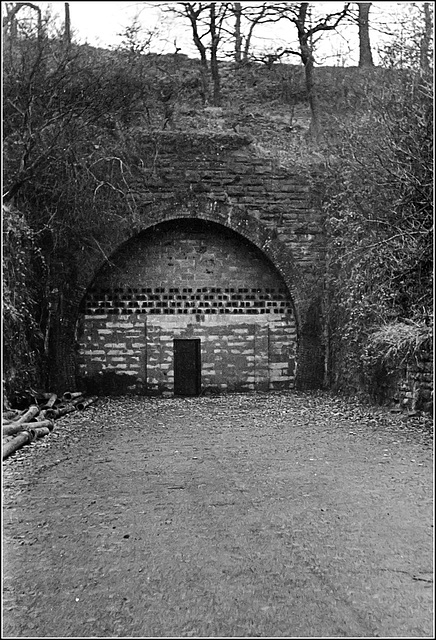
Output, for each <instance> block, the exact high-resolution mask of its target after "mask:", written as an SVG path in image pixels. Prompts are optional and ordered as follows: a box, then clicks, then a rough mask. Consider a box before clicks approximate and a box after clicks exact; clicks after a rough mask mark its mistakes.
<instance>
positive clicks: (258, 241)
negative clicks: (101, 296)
mask: <svg viewBox="0 0 436 640" xmlns="http://www.w3.org/2000/svg"><path fill="white" fill-rule="evenodd" d="M182 218H185V219H186V218H188V219H191V220H196V219H197V220H205V221H208V222H213V223H215V224H220V225H222V226H223V227H225V228H227V229H230V230H231V231H233V232H235V233H237V234H239V235H241V236H243V237H244V238H245V239H246V240H248V241H249V242H251V243H252V244H253V245H254V246H255V247H256V248H257V249H259V250H260V251H261V252H262V253H263V254H264V255H265V256H266V257H267V258H268V259H269V261H270V262H271V264H272V265H273V266H274V267H275V268H276V269H277V271H278V272H279V273H280V275H281V276H282V278H283V280H284V282H285V284H286V286H287V288H288V290H289V293H290V296H291V298H292V301H293V304H294V313H295V320H296V324H297V328H299V327H300V326H301V318H302V310H303V308H304V306H305V305H304V301H305V299H306V297H307V296H304V295H303V286H304V283H303V282H302V279H301V276H300V275H299V271H298V270H297V268H296V265H295V260H294V257H293V255H292V252H291V249H290V248H289V247H288V246H287V245H286V244H285V243H284V242H283V241H281V240H280V239H279V238H278V237H277V232H276V231H275V229H272V228H269V227H267V226H266V225H265V224H263V223H262V222H260V221H259V220H257V219H256V218H255V217H254V216H252V215H250V214H249V213H248V212H247V211H246V210H245V208H244V207H242V206H238V205H233V204H229V203H226V202H222V201H219V200H215V199H214V198H212V197H211V196H208V197H207V198H196V199H193V200H184V201H180V200H177V202H174V203H171V204H168V205H167V206H162V205H161V204H160V205H157V206H153V205H152V206H150V208H148V210H147V211H145V212H144V213H143V215H142V216H141V217H140V222H139V224H138V221H137V222H136V225H135V226H134V227H132V228H131V229H127V228H125V229H124V230H123V232H120V234H119V236H118V237H117V238H113V242H112V244H111V245H108V244H106V245H105V247H104V251H105V254H106V255H107V256H108V258H109V259H110V256H111V255H113V254H114V253H115V252H116V251H117V250H118V249H119V248H120V247H121V246H122V245H123V244H125V243H126V242H128V241H129V240H131V239H133V238H134V237H135V236H137V235H138V234H139V233H142V232H144V231H147V230H148V229H151V228H152V227H155V226H157V225H159V224H161V223H163V222H169V221H172V220H177V219H182ZM106 262H107V259H106V260H105V259H104V258H103V259H96V261H95V266H94V269H89V265H88V268H87V269H86V271H83V272H82V273H80V274H79V287H78V290H80V291H82V292H83V293H85V291H86V289H87V288H88V287H89V286H90V285H91V283H92V281H93V280H94V278H95V276H96V274H97V273H98V271H99V270H100V268H101V267H102V266H103V265H104V264H105V263H106Z"/></svg>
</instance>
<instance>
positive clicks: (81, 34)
mask: <svg viewBox="0 0 436 640" xmlns="http://www.w3.org/2000/svg"><path fill="white" fill-rule="evenodd" d="M2 4H3V3H2ZM35 4H38V5H39V6H41V8H42V9H43V10H44V9H46V8H47V7H50V11H51V13H52V14H57V15H58V16H59V20H60V21H63V19H64V4H65V3H64V2H35ZM168 4H171V3H168V2H158V1H157V2H135V1H131V0H125V1H123V2H76V1H74V0H73V1H70V2H69V6H70V18H71V28H72V30H73V34H74V36H75V39H76V41H79V42H82V43H84V42H88V43H89V44H91V45H94V46H100V47H105V48H112V47H116V46H117V45H119V44H120V42H121V39H122V38H121V36H120V34H121V33H122V32H123V30H124V29H125V28H126V27H127V26H128V25H129V24H131V23H132V21H133V19H134V17H135V16H136V15H137V14H138V13H139V19H140V23H141V25H143V26H144V29H155V28H157V30H158V36H157V37H155V38H154V39H153V44H152V50H153V51H156V52H158V53H172V52H174V50H175V46H174V42H175V41H177V47H180V48H181V52H182V53H185V54H187V55H189V56H191V57H195V56H197V51H196V49H195V47H194V44H193V42H192V36H191V33H190V31H189V29H188V26H186V27H185V28H184V27H182V26H181V25H182V21H181V20H177V21H175V20H174V19H173V20H172V22H171V20H169V19H168V18H166V19H165V20H163V19H162V14H161V13H160V10H159V5H168ZM172 4H177V3H172ZM248 4H250V6H252V5H253V4H256V2H255V1H253V0H250V2H249V3H248ZM258 4H262V3H260V2H259V3H258ZM410 4H411V3H404V2H403V3H399V2H397V3H389V2H378V3H377V2H375V3H373V5H372V8H371V12H372V14H370V18H371V17H372V16H373V17H374V18H375V16H376V15H378V14H380V12H386V11H389V10H392V11H394V10H395V7H397V6H398V5H406V6H407V5H410ZM311 5H316V8H317V9H318V10H320V11H323V12H328V13H331V12H334V11H338V10H340V9H341V8H342V7H343V2H313V3H311ZM262 29H263V30H260V29H258V30H257V32H255V33H257V39H256V40H255V42H254V44H255V45H256V46H257V49H258V51H262V50H263V51H265V50H267V49H269V50H271V48H277V47H279V46H283V47H289V45H290V32H291V30H292V36H291V38H294V42H295V29H290V25H289V23H282V24H278V25H269V26H265V27H262ZM379 40H380V35H379V33H378V32H377V30H372V31H371V43H372V46H373V55H374V57H375V58H377V48H378V42H379ZM316 51H317V57H318V62H319V63H320V64H328V65H341V64H343V63H344V64H357V61H358V32H357V26H348V27H347V28H343V29H342V35H337V34H335V35H333V34H332V32H329V34H328V36H326V35H325V36H324V37H323V38H322V39H321V41H320V43H319V44H318V45H317V50H316ZM376 61H377V60H376ZM297 62H298V59H297V58H295V63H297Z"/></svg>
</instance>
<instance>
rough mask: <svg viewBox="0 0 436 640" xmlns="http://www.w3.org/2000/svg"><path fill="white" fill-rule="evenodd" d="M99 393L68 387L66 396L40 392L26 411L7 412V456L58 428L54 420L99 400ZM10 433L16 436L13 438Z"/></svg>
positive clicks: (4, 454) (3, 433) (4, 427)
mask: <svg viewBox="0 0 436 640" xmlns="http://www.w3.org/2000/svg"><path fill="white" fill-rule="evenodd" d="M96 399H97V396H92V397H89V398H85V397H84V395H83V394H82V393H81V392H80V391H74V392H70V391H67V392H65V393H64V395H63V396H62V397H60V398H59V397H58V396H57V395H56V394H55V393H41V394H38V395H37V396H36V397H35V398H34V400H35V404H31V405H30V406H29V407H28V408H27V409H25V410H24V411H18V410H16V409H9V410H7V411H4V412H3V417H2V435H3V440H4V439H5V438H7V441H6V442H3V460H4V459H5V458H7V457H8V456H10V455H11V454H12V453H14V452H15V451H17V450H18V449H20V448H21V447H22V446H23V445H25V444H28V443H30V442H33V441H34V440H36V439H37V438H42V437H44V436H46V435H47V434H49V433H50V432H51V431H53V429H54V421H55V420H56V419H57V418H60V417H61V416H64V415H66V414H67V413H71V412H72V411H76V410H79V411H82V410H83V409H86V407H88V406H89V405H90V404H92V403H93V402H95V400H96ZM10 436H13V437H12V438H10Z"/></svg>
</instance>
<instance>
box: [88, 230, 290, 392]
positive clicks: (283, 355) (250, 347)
mask: <svg viewBox="0 0 436 640" xmlns="http://www.w3.org/2000/svg"><path fill="white" fill-rule="evenodd" d="M200 341H201V358H200V355H199V354H200V346H199V345H200ZM296 342H297V336H296V323H295V317H294V310H293V301H292V299H291V297H290V294H289V291H288V289H287V287H286V285H285V283H284V281H283V279H282V277H281V275H280V274H279V272H278V271H277V269H276V268H275V267H274V265H273V264H272V263H271V261H270V260H269V259H268V258H267V257H266V256H265V254H264V253H263V252H262V251H260V250H259V249H258V248H257V247H256V246H255V245H253V244H252V243H251V242H249V241H248V240H247V239H245V238H244V237H243V236H241V235H239V234H238V233H236V232H234V231H231V230H229V229H228V228H226V227H224V226H223V225H220V224H216V223H212V222H206V221H204V220H198V219H185V218H184V219H176V220H172V221H169V222H165V223H161V224H159V225H156V226H154V227H152V228H150V229H149V230H147V231H145V232H142V233H140V234H138V236H136V237H135V238H134V239H132V240H130V241H129V242H127V243H126V244H125V245H123V246H122V247H120V249H119V250H118V251H117V252H116V253H115V254H114V255H113V256H111V259H110V261H108V263H107V264H106V265H105V266H104V267H103V268H102V269H101V271H100V272H99V273H98V274H97V276H96V278H95V279H94V282H93V284H92V286H91V287H90V288H89V290H88V292H87V295H86V296H85V299H84V300H83V305H82V315H81V321H80V330H79V343H80V365H79V378H81V381H82V384H84V385H85V388H92V390H93V391H97V392H99V393H106V392H107V390H106V387H107V384H106V383H107V381H109V380H110V381H111V386H110V392H111V393H112V394H113V393H114V379H115V380H117V381H118V392H119V393H161V392H163V391H174V392H175V393H183V394H193V395H195V394H197V393H199V392H200V386H201V391H203V390H206V389H209V390H211V391H226V390H227V391H249V390H263V391H265V390H269V389H289V388H292V387H293V386H294V382H295V369H296V362H295V358H296ZM194 344H195V345H197V346H195V347H194V346H193V345H194ZM190 349H191V351H192V353H191V352H190V351H189V350H190ZM196 349H198V352H197V351H195V353H194V350H196ZM185 350H186V352H185ZM188 352H189V353H191V355H189V358H190V360H189V362H191V364H192V363H195V365H194V364H192V366H191V364H190V365H189V367H191V368H189V369H187V371H189V372H190V373H189V377H190V382H189V384H188V381H187V380H183V373H182V370H183V367H185V366H186V364H183V359H184V357H186V358H188V355H187V353H188ZM184 353H185V355H183V354H184ZM195 354H196V355H195ZM186 362H187V360H186ZM200 362H201V383H200ZM185 384H186V385H188V386H187V387H186V388H185V387H184V385H185Z"/></svg>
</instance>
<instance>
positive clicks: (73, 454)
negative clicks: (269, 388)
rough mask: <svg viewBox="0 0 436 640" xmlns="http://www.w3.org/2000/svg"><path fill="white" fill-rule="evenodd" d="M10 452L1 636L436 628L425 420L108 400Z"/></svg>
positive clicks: (270, 400)
mask: <svg viewBox="0 0 436 640" xmlns="http://www.w3.org/2000/svg"><path fill="white" fill-rule="evenodd" d="M3 467H4V468H3V489H4V491H3V494H4V499H3V516H4V525H3V533H4V567H3V583H4V587H3V637H8V638H11V637H16V638H27V637H29V638H43V637H53V638H55V637H56V638H57V637H76V638H94V637H142V638H144V637H265V638H267V637H420V638H423V637H433V630H434V629H433V567H432V558H433V495H432V487H433V465H432V437H431V432H430V431H429V425H428V423H427V422H426V421H424V420H423V419H418V418H417V419H413V420H408V421H404V420H402V419H401V418H400V417H398V416H392V415H390V414H388V413H386V412H383V411H380V410H376V409H371V408H367V407H366V408H365V407H362V406H355V405H353V404H351V403H347V402H345V401H343V400H340V399H335V398H331V397H329V396H328V395H326V394H294V393H272V394H250V395H248V394H247V395H245V394H234V395H227V396H217V397H212V396H211V397H206V398H192V399H191V398H190V399H182V398H176V399H144V398H128V397H124V398H118V399H115V398H111V399H109V398H101V399H100V400H99V401H98V403H97V404H96V405H94V406H91V407H89V408H88V409H86V410H85V411H84V412H76V413H74V414H70V415H69V416H65V417H64V418H61V419H60V420H58V421H57V423H56V427H55V430H54V431H53V432H52V433H51V434H50V435H49V436H46V437H45V438H44V439H43V440H41V441H38V442H37V443H35V444H32V445H28V446H26V447H24V448H23V449H22V450H20V451H19V452H17V453H16V454H14V455H13V456H11V457H10V458H8V459H7V460H6V461H5V462H4V465H3Z"/></svg>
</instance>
